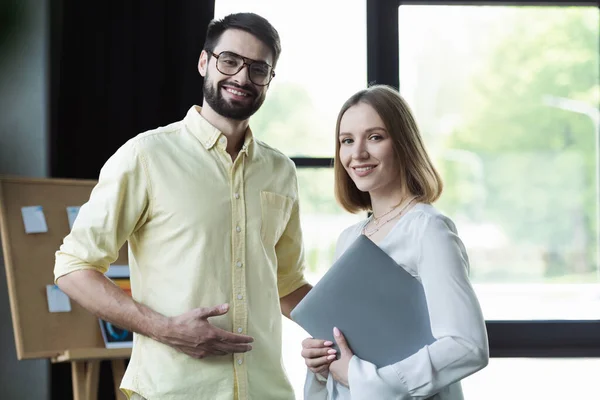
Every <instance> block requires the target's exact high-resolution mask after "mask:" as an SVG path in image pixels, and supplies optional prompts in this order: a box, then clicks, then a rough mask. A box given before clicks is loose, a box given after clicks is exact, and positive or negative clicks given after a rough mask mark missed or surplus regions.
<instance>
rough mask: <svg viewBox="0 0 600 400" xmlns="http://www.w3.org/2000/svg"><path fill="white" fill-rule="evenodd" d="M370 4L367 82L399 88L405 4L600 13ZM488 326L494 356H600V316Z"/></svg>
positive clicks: (374, 0) (373, 0) (386, 0)
mask: <svg viewBox="0 0 600 400" xmlns="http://www.w3.org/2000/svg"><path fill="white" fill-rule="evenodd" d="M366 2H367V80H368V82H369V83H381V84H388V85H391V86H394V87H396V88H399V87H400V84H401V82H400V71H399V67H400V64H399V61H400V58H399V57H400V43H399V19H398V8H399V7H400V6H401V5H463V6H464V5H493V6H507V5H511V6H554V7H556V6H571V7H573V6H596V7H598V8H599V10H598V11H599V12H600V1H560V0H557V1H526V0H522V1H451V0H446V1H431V0H429V1H401V0H366ZM382 38H385V40H382ZM598 51H599V52H600V48H599V49H598ZM599 106H600V105H599ZM486 327H487V332H488V337H489V345H490V356H491V357H507V358H509V357H511V358H523V357H536V358H537V357H539V358H545V357H552V358H583V357H600V339H599V338H600V320H514V321H513V320H487V321H486Z"/></svg>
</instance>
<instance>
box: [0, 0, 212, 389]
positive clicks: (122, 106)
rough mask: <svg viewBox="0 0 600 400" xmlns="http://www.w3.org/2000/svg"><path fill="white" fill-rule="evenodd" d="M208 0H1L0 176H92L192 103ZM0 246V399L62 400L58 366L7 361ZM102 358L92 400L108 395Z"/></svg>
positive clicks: (11, 349) (10, 351)
mask: <svg viewBox="0 0 600 400" xmlns="http://www.w3.org/2000/svg"><path fill="white" fill-rule="evenodd" d="M213 15H214V3H213V2H212V1H207V0H178V1H166V0H165V1H154V0H147V1H141V0H127V1H122V0H108V1H105V2H79V1H67V0H2V1H0V174H10V175H19V176H34V177H47V176H51V177H68V178H91V179H96V178H97V177H98V172H99V170H100V168H101V166H102V165H103V164H104V162H105V161H106V159H107V158H108V157H109V156H110V155H111V154H112V153H113V152H114V151H115V150H116V149H117V148H118V147H119V146H120V145H121V144H123V143H124V142H125V141H126V140H127V139H129V138H130V137H132V136H135V135H136V134H138V133H139V132H142V131H144V130H147V129H151V128H155V127H157V126H159V125H166V124H168V123H170V122H173V121H176V120H179V119H181V118H182V117H183V116H184V115H185V112H186V111H187V109H188V108H189V107H190V106H191V105H192V104H201V102H202V80H201V77H200V75H199V74H198V72H197V67H196V66H197V61H198V57H199V55H200V51H201V49H202V45H203V43H204V36H205V32H206V27H207V24H208V22H209V21H210V20H211V19H212V17H213ZM2 260H3V258H2V255H1V253H0V399H2V400H21V399H35V400H47V399H60V400H64V399H67V400H68V399H69V398H72V397H71V396H72V393H71V371H70V366H69V365H68V364H54V365H50V364H49V362H48V360H25V361H18V360H17V359H16V351H15V346H14V335H13V329H12V320H11V314H10V307H9V304H8V293H7V287H6V275H5V273H4V265H3V264H2ZM112 387H113V386H112V382H111V375H110V369H109V368H108V364H106V363H104V364H103V366H102V371H101V389H100V395H99V398H100V399H103V400H105V399H111V398H113V393H112Z"/></svg>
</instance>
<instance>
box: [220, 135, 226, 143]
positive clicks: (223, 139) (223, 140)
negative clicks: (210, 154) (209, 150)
mask: <svg viewBox="0 0 600 400" xmlns="http://www.w3.org/2000/svg"><path fill="white" fill-rule="evenodd" d="M226 141H227V139H225V138H224V137H223V136H221V139H219V143H221V144H225V142H226Z"/></svg>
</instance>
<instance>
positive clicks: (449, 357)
mask: <svg viewBox="0 0 600 400" xmlns="http://www.w3.org/2000/svg"><path fill="white" fill-rule="evenodd" d="M420 245H421V251H420V261H419V262H418V271H419V276H420V277H421V281H422V283H423V287H424V289H425V295H426V298H427V306H428V308H429V314H430V320H431V329H432V333H433V336H434V337H435V338H436V341H435V342H433V343H432V344H431V345H429V346H425V347H423V348H422V349H420V350H419V351H418V352H417V353H415V354H413V355H412V356H410V357H408V358H406V359H404V360H402V361H400V362H398V363H396V364H393V365H389V366H386V367H383V368H379V369H378V368H376V367H375V366H374V365H373V364H371V363H368V362H366V361H364V360H360V359H358V358H356V357H355V358H354V359H353V360H352V362H351V363H350V369H349V383H350V390H351V393H352V399H357V400H358V399H371V398H376V397H377V396H381V395H382V394H385V393H387V394H389V395H390V396H394V398H396V399H424V398H427V397H430V396H433V395H434V394H436V393H438V392H439V391H440V390H442V389H443V388H444V387H446V386H448V385H450V384H452V383H454V382H457V381H459V380H461V379H463V378H465V377H466V376H469V375H471V374H473V373H474V372H476V371H478V370H480V369H482V368H483V367H485V366H486V365H487V363H488V359H489V351H488V340H487V333H486V330H485V321H484V318H483V315H482V312H481V308H480V305H479V302H478V300H477V297H476V295H475V292H474V290H473V288H472V286H471V284H470V282H469V279H468V259H467V255H466V251H465V249H464V246H463V244H462V242H461V240H460V238H459V237H458V235H457V234H456V230H455V228H454V225H453V224H452V222H451V221H449V220H448V219H446V218H443V217H439V216H437V217H429V218H428V220H427V224H426V226H425V229H424V232H423V235H422V237H421V239H420Z"/></svg>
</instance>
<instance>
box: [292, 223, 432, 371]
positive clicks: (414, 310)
mask: <svg viewBox="0 0 600 400" xmlns="http://www.w3.org/2000/svg"><path fill="white" fill-rule="evenodd" d="M291 317H292V319H293V320H294V321H295V322H296V323H298V324H299V325H300V326H301V327H302V328H304V330H306V331H307V332H308V333H309V334H310V335H311V336H312V337H314V338H317V339H324V340H331V341H334V339H333V327H334V326H337V327H338V328H339V329H340V330H341V331H342V332H343V333H344V335H345V337H346V339H347V340H348V344H349V345H350V347H351V348H352V351H353V352H354V354H356V355H357V356H358V357H359V358H361V359H363V360H366V361H369V362H372V363H373V364H375V365H376V366H378V367H383V366H386V365H389V364H394V363H396V362H398V361H401V360H403V359H405V358H406V357H408V356H410V355H412V354H414V353H416V352H417V351H418V350H419V349H421V348H422V347H423V346H426V345H428V344H431V343H433V342H434V340H435V339H434V338H433V335H432V333H431V324H430V322H429V313H428V310H427V302H426V299H425V292H424V290H423V286H422V285H421V283H420V282H419V281H418V280H417V279H416V278H414V277H413V276H412V275H410V274H409V273H408V272H407V271H406V270H405V269H404V268H402V267H401V266H399V265H398V264H396V262H395V261H394V260H393V259H392V258H391V257H389V256H388V255H387V254H386V253H385V252H384V251H383V250H381V249H380V248H379V247H378V246H377V245H376V244H375V243H373V242H372V241H371V240H370V239H369V238H367V237H366V236H364V235H360V236H359V237H358V238H357V239H356V241H355V242H354V243H352V244H351V245H350V247H349V248H348V249H347V250H346V251H345V252H344V254H342V255H341V256H340V257H339V259H338V260H337V261H336V262H335V263H334V264H333V265H332V267H331V268H330V269H329V270H328V271H327V273H326V274H325V275H324V276H323V277H322V278H321V280H320V281H319V282H318V283H317V284H316V285H315V287H314V288H313V289H312V290H311V291H310V292H309V293H308V294H307V295H306V297H305V298H304V299H303V300H302V301H301V302H300V303H299V304H298V305H297V306H296V308H294V310H293V311H292V314H291ZM334 343H335V341H334ZM334 347H336V346H334ZM336 348H337V347H336ZM338 350H339V349H338ZM338 354H339V353H338Z"/></svg>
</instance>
